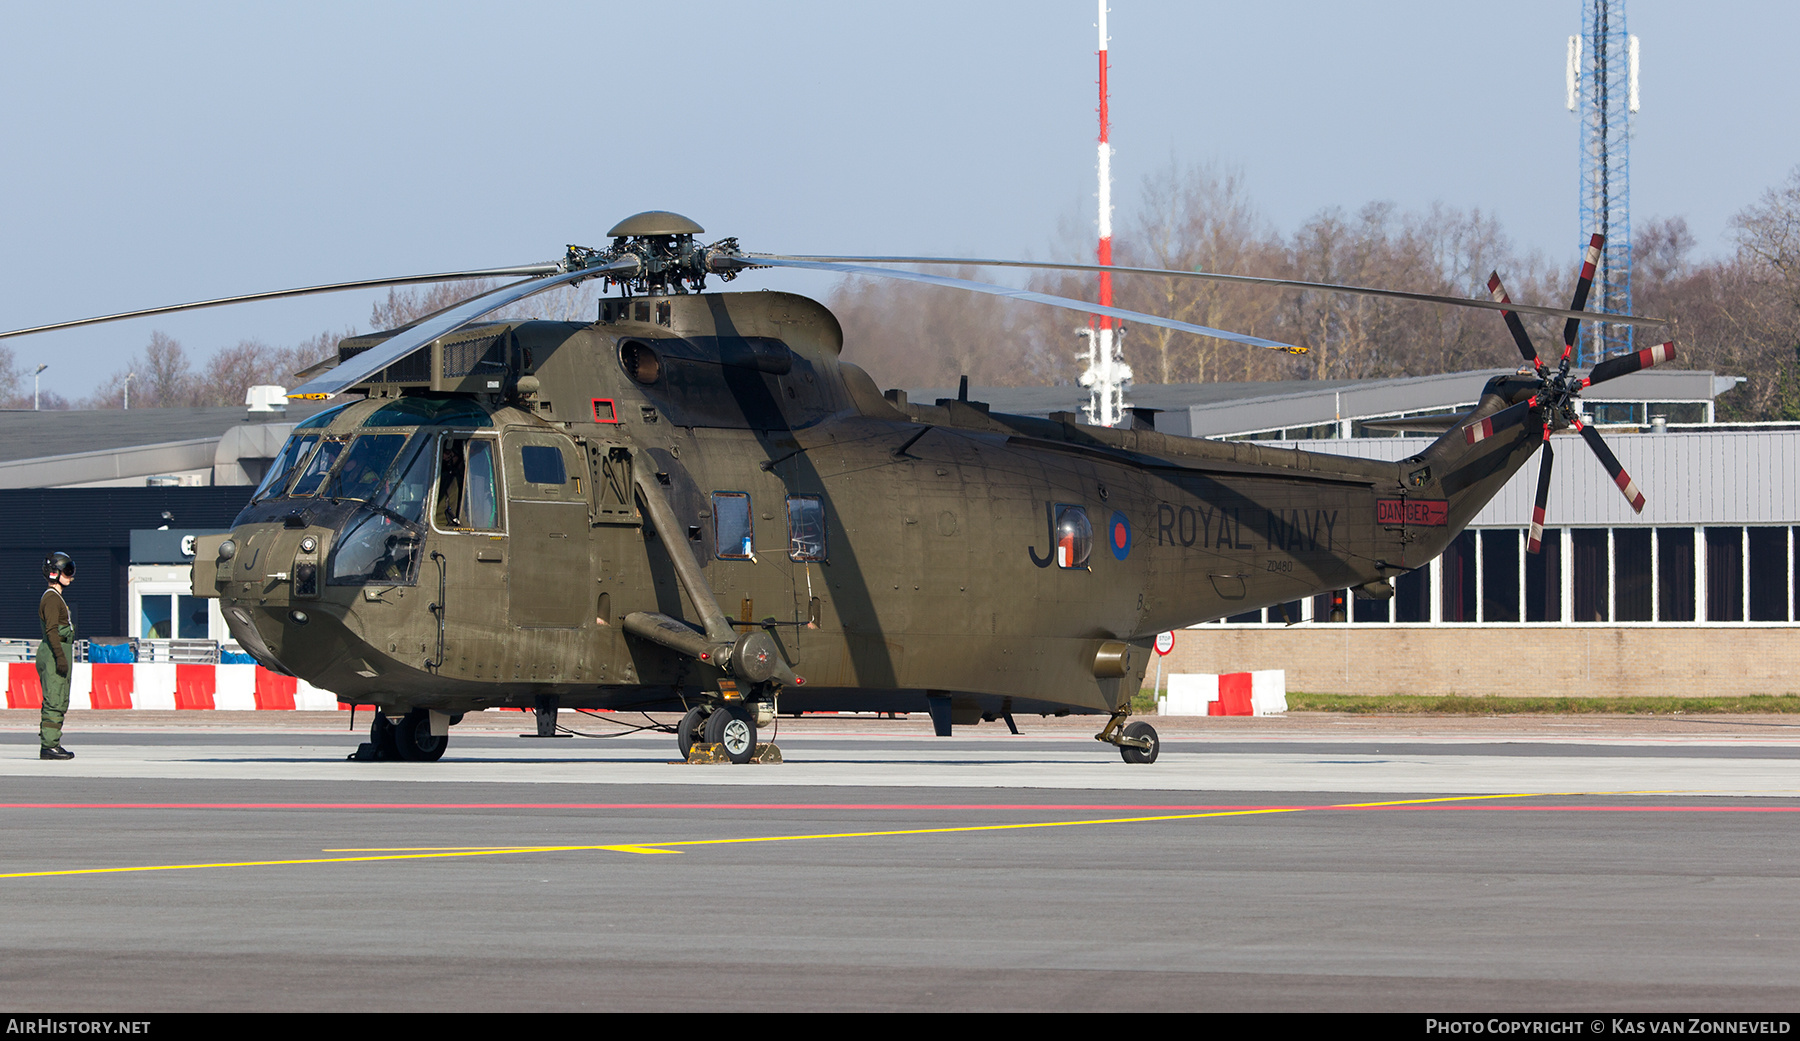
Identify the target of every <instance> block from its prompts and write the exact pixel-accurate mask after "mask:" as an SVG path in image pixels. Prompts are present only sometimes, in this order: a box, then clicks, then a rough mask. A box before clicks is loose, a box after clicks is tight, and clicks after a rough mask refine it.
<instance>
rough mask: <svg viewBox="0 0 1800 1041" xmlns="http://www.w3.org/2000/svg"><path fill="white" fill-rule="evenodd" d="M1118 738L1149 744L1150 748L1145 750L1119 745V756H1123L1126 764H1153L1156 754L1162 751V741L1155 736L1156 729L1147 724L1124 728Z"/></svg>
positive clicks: (1130, 725) (1134, 724)
mask: <svg viewBox="0 0 1800 1041" xmlns="http://www.w3.org/2000/svg"><path fill="white" fill-rule="evenodd" d="M1120 736H1122V737H1127V738H1137V739H1140V740H1147V741H1149V742H1150V747H1149V748H1147V749H1144V748H1133V747H1131V746H1130V745H1120V746H1119V754H1120V755H1121V756H1124V757H1125V761H1126V762H1128V763H1154V762H1156V753H1157V752H1160V751H1162V740H1161V739H1160V738H1158V737H1157V736H1156V728H1155V727H1153V726H1151V725H1150V724H1148V723H1143V722H1139V723H1131V724H1129V725H1127V726H1126V727H1125V731H1124V733H1123V734H1121V735H1120Z"/></svg>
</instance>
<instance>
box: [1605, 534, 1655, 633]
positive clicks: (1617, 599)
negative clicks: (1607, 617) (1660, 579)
mask: <svg viewBox="0 0 1800 1041" xmlns="http://www.w3.org/2000/svg"><path fill="white" fill-rule="evenodd" d="M1654 592H1655V587H1654V586H1653V585H1652V583H1651V578H1650V529H1649V528H1614V529H1613V621H1615V622H1648V621H1650V610H1651V601H1652V599H1653V593H1654Z"/></svg>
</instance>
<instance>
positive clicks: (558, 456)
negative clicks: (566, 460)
mask: <svg viewBox="0 0 1800 1041" xmlns="http://www.w3.org/2000/svg"><path fill="white" fill-rule="evenodd" d="M519 465H520V467H522V468H523V470H524V472H525V480H526V482H527V483H530V484H567V483H568V481H569V474H568V471H566V470H564V469H563V457H562V451H561V450H560V449H557V448H555V447H554V446H551V445H521V446H519Z"/></svg>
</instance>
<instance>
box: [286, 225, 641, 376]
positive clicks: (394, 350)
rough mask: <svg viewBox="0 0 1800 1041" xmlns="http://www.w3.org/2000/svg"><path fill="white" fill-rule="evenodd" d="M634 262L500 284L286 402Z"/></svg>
mask: <svg viewBox="0 0 1800 1041" xmlns="http://www.w3.org/2000/svg"><path fill="white" fill-rule="evenodd" d="M637 264H638V259H637V258H636V257H632V256H627V257H624V258H622V259H620V260H615V261H613V262H612V263H610V264H601V265H599V266H597V267H590V268H582V269H580V270H578V271H569V272H565V273H564V274H561V275H557V276H556V277H554V278H537V279H529V280H527V281H524V282H514V283H513V284H512V285H509V286H501V287H500V288H499V289H496V290H494V291H493V292H491V293H483V294H482V295H480V296H477V297H473V298H471V299H468V300H464V301H463V302H462V303H460V304H457V305H456V306H455V307H451V308H448V309H446V310H443V311H439V312H438V313H437V314H436V315H434V316H432V317H430V318H427V319H425V320H423V321H421V322H420V323H419V324H417V325H415V326H413V327H412V328H410V329H405V330H402V331H401V332H398V333H395V334H394V335H393V336H391V337H389V338H388V339H386V340H383V341H382V342H381V343H378V344H376V345H375V346H373V347H371V348H369V349H368V350H366V351H363V352H362V353H361V354H358V355H356V356H354V357H352V358H350V359H349V360H347V361H345V362H343V363H342V364H340V365H338V366H337V367H335V368H333V369H331V370H330V371H328V372H324V373H321V374H319V375H318V376H315V377H313V378H312V379H310V380H308V381H307V382H305V383H303V384H301V385H300V386H298V387H295V388H294V389H293V390H291V391H289V392H288V397H290V398H323V397H329V396H331V395H332V394H336V393H337V392H339V391H341V390H343V389H344V388H346V387H349V386H352V385H354V384H357V383H361V382H362V381H363V380H365V379H367V378H369V377H370V376H372V375H374V374H375V373H377V372H380V371H381V370H382V369H385V368H387V367H388V366H389V365H392V364H393V363H395V362H397V361H399V360H400V359H402V358H404V357H406V356H407V355H409V354H411V353H412V352H414V351H416V350H418V349H419V348H421V347H424V346H425V345H426V344H428V343H430V342H431V341H433V340H435V339H437V338H438V337H440V336H445V335H447V334H449V333H453V332H455V331H456V330H458V329H461V328H462V327H463V326H465V325H468V324H469V323H470V322H473V321H475V320H476V319H478V318H480V317H482V316H483V315H487V314H491V313H493V312H495V311H498V310H500V309H501V308H502V307H505V306H506V305H507V304H510V303H515V302H517V301H519V300H523V299H525V298H526V297H529V296H536V295H537V294H539V293H542V292H544V291H545V290H548V289H555V288H556V287H557V286H560V285H570V284H573V283H576V282H585V281H587V280H588V279H590V278H599V277H602V276H604V275H607V274H610V273H611V272H613V271H621V270H626V269H627V268H635V267H637Z"/></svg>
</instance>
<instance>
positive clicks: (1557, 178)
mask: <svg viewBox="0 0 1800 1041" xmlns="http://www.w3.org/2000/svg"><path fill="white" fill-rule="evenodd" d="M1578 12H1579V3H1578V2H1576V0H1558V2H1555V3H1550V2H1538V0H1525V2H1520V3H1514V4H1510V5H1479V4H1465V5H1446V4H1442V3H1435V4H1433V3H1413V2H1393V3H1383V4H1344V3H1323V2H1318V3H1314V2H1304V3H1291V4H1276V3H1264V4H1255V5H1244V4H1211V3H1163V2H1138V0H1117V2H1115V3H1114V4H1113V7H1112V15H1111V19H1112V24H1111V32H1112V47H1111V54H1112V61H1113V76H1112V86H1113V109H1112V111H1113V118H1114V130H1113V141H1114V147H1115V149H1116V150H1117V151H1116V158H1115V164H1114V169H1115V176H1116V184H1117V187H1116V189H1115V191H1116V195H1117V198H1118V200H1119V203H1120V206H1121V208H1122V209H1124V208H1126V207H1129V205H1130V204H1131V202H1132V200H1133V198H1134V197H1135V194H1136V192H1135V186H1136V185H1137V184H1138V183H1139V181H1141V179H1142V178H1143V177H1144V176H1145V175H1146V174H1148V173H1151V172H1153V171H1155V170H1157V169H1160V168H1162V167H1165V166H1167V164H1169V163H1170V162H1181V163H1193V162H1215V163H1219V164H1222V165H1224V166H1227V167H1231V168H1236V169H1238V170H1241V171H1242V173H1243V175H1244V178H1245V182H1246V184H1247V186H1248V188H1249V190H1250V192H1251V194H1252V195H1253V197H1254V199H1255V200H1256V202H1257V203H1258V205H1259V207H1260V208H1261V210H1262V212H1263V214H1264V216H1265V217H1266V218H1267V219H1268V220H1269V221H1270V222H1271V223H1272V224H1273V225H1274V226H1275V227H1278V228H1281V229H1284V230H1291V229H1292V228H1293V227H1294V226H1295V225H1297V224H1298V223H1299V222H1300V221H1302V220H1304V219H1305V218H1306V217H1308V216H1310V215H1311V214H1313V213H1315V212H1317V211H1318V210H1319V209H1321V208H1324V207H1327V206H1334V205H1335V206H1342V207H1344V208H1346V209H1350V210H1354V209H1355V208H1357V207H1359V206H1361V205H1362V204H1364V203H1366V202H1369V201H1372V200H1385V201H1391V202H1393V203H1395V204H1397V205H1399V206H1400V207H1402V208H1405V209H1420V208H1423V207H1426V206H1429V205H1430V204H1431V203H1433V202H1443V203H1446V204H1449V205H1453V206H1460V207H1477V206H1478V207H1480V208H1482V209H1483V210H1484V211H1487V212H1491V213H1492V214H1494V215H1495V216H1497V217H1498V218H1499V219H1500V220H1501V222H1502V223H1503V225H1504V227H1505V228H1506V230H1507V231H1508V233H1509V234H1510V235H1511V236H1512V237H1513V239H1514V240H1515V242H1517V243H1518V244H1519V245H1521V246H1523V247H1525V248H1527V249H1539V250H1543V251H1544V252H1546V253H1550V254H1556V255H1561V256H1564V257H1567V258H1571V259H1572V258H1573V257H1574V256H1575V255H1576V246H1577V244H1578V242H1579V238H1580V230H1579V228H1578V227H1577V217H1576V203H1575V187H1576V177H1577V169H1576V129H1575V126H1574V121H1573V117H1572V116H1571V115H1570V114H1569V113H1568V112H1567V111H1565V110H1564V108H1563V71H1562V67H1563V61H1564V48H1565V40H1566V38H1567V36H1568V35H1569V34H1570V33H1571V32H1573V31H1575V28H1576V22H1577V20H1578ZM0 16H3V17H4V20H5V21H4V24H5V26H6V33H7V36H8V37H9V39H10V41H11V42H12V44H13V46H12V47H10V48H9V55H8V60H7V61H6V62H5V63H4V64H0V111H4V120H5V122H4V126H5V131H4V133H5V136H4V141H5V153H6V161H5V162H4V163H0V244H3V245H0V276H3V277H0V328H16V327H19V326H24V325H34V324H38V323H41V322H49V321H55V320H60V319H66V318H72V317H79V316H84V315H89V314H97V313H104V312H109V311H116V310H123V309H127V308H133V307H142V306H150V305H154V304H158V303H168V302H175V301H181V300H190V299H197V298H203V297H210V296H216V295H224V294H228V293H233V292H249V291H255V290H262V289H272V288H280V287H285V286H292V285H305V284H312V283H316V282H327V281H335V280H340V279H350V278H361V277H374V276H379V275H390V274H405V273H414V272H421V271H434V270H443V269H448V268H455V267H464V266H487V265H493V264H504V263H518V262H525V261H534V260H540V259H549V258H552V257H555V256H556V255H558V254H559V253H560V252H561V249H562V246H563V245H564V244H565V243H569V242H579V243H587V244H594V245H601V244H604V243H603V238H604V233H605V231H606V229H607V228H609V227H611V226H612V224H613V223H614V222H615V221H616V220H617V219H619V218H620V217H622V216H625V215H627V214H630V213H634V212H637V211H639V210H644V209H652V208H658V209H673V210H678V211H680V212H683V213H686V214H687V215H689V216H691V217H693V218H694V219H696V220H698V221H699V222H700V223H701V224H703V225H705V226H706V228H707V231H708V233H709V236H708V237H711V236H724V235H737V236H739V237H740V238H741V239H742V241H743V243H744V244H745V246H746V247H747V248H752V249H771V250H795V251H818V252H836V251H843V252H937V253H964V254H973V255H987V256H1021V257H1023V256H1037V257H1045V256H1048V255H1049V254H1050V253H1051V251H1052V250H1053V249H1054V248H1055V246H1056V244H1057V243H1058V242H1059V241H1060V238H1059V237H1060V235H1061V234H1062V229H1064V228H1066V227H1068V226H1069V225H1070V224H1071V223H1075V224H1077V225H1078V226H1081V227H1091V221H1092V207H1093V192H1094V186H1093V177H1094V174H1093V135H1094V113H1093V108H1094V100H1093V94H1094V83H1093V81H1094V59H1093V50H1094V46H1095V41H1094V36H1095V33H1094V29H1093V21H1094V7H1093V4H1092V3H1090V2H1081V0H1038V2H1034V3H961V4H953V3H939V2H925V0H920V2H914V3H906V4H888V5H870V4H845V3H783V4H772V3H769V4H759V3H744V2H741V0H740V2H732V3H713V2H708V0H695V2H690V3H685V4H679V5H647V4H641V3H639V4H600V3H584V4H561V3H548V2H546V3H538V4H534V5H531V6H530V7H529V8H518V7H510V6H509V7H503V6H501V5H497V4H476V3H458V2H439V3H429V4H425V3H367V2H365V3H357V4H347V3H331V2H322V3H311V4H307V5H304V6H302V5H274V4H266V5H264V4H184V3H168V4H157V5H143V4H123V3H65V4H54V5H52V4H42V3H19V2H10V0H8V2H5V3H0ZM1629 19H1630V28H1631V30H1632V31H1633V32H1634V33H1636V34H1637V35H1638V36H1639V37H1640V38H1641V39H1642V40H1643V111H1642V112H1641V113H1640V115H1639V117H1638V120H1637V124H1636V131H1635V134H1636V136H1635V138H1634V141H1633V146H1632V147H1633V152H1632V166H1633V177H1634V181H1633V211H1634V217H1635V219H1637V220H1638V221H1640V222H1641V221H1643V220H1644V219H1646V218H1649V217H1653V216H1664V215H1672V214H1680V215H1684V216H1686V217H1687V219H1688V220H1689V222H1690V225H1691V226H1692V228H1693V230H1694V232H1695V234H1696V236H1697V237H1698V239H1699V241H1700V245H1701V248H1702V250H1703V251H1705V252H1713V253H1717V252H1722V251H1724V250H1725V249H1727V248H1728V247H1729V236H1728V221H1729V218H1730V216H1731V214H1732V213H1734V212H1735V211H1737V210H1738V209H1740V208H1742V207H1743V206H1744V205H1746V204H1748V203H1750V202H1752V201H1754V200H1755V199H1756V198H1757V197H1758V196H1759V195H1760V194H1761V193H1762V192H1763V191H1764V190H1765V189H1767V188H1769V187H1771V186H1772V185H1774V184H1776V183H1777V182H1779V181H1781V180H1782V179H1783V178H1784V177H1785V176H1786V175H1787V172H1788V171H1789V170H1790V169H1792V168H1793V167H1794V166H1795V165H1797V164H1800V139H1797V137H1796V133H1795V129H1794V128H1795V123H1796V120H1795V116H1794V114H1795V112H1796V111H1797V110H1800V105H1797V104H1796V102H1797V101H1800V78H1796V77H1794V76H1793V75H1792V74H1791V71H1788V66H1787V61H1788V58H1787V55H1786V53H1785V52H1786V51H1787V49H1788V48H1790V47H1791V46H1792V44H1793V41H1794V40H1795V39H1800V5H1792V4H1776V3H1746V4H1740V5H1707V6H1704V7H1702V6H1699V5H1692V4H1682V3H1674V2H1646V0H1638V2H1634V3H1632V4H1631V5H1630V8H1629ZM1126 216H1127V215H1126V214H1124V213H1121V214H1120V218H1121V220H1123V219H1124V218H1125V217H1126ZM737 285H739V286H748V287H751V288H761V287H764V286H768V287H771V288H785V289H793V290H796V291H800V292H809V293H814V294H819V293H822V292H824V291H825V290H826V289H827V288H828V286H829V282H828V281H825V280H822V279H810V278H807V277H804V276H795V275H792V274H780V275H770V274H757V275H752V276H748V277H747V278H746V279H744V280H741V281H740V282H738V283H737ZM369 303H370V294H366V293H365V294H342V295H337V296H329V297H320V298H314V299H311V300H306V301H296V302H287V303H278V304H264V305H251V306H248V307H238V308H231V309H226V310H219V311H211V312H200V313H197V314H194V315H189V316H183V317H165V318H159V319H147V320H140V321H135V322H130V323H124V324H118V325H113V326H102V327H98V328H95V329H91V330H85V331H73V332H67V333H57V334H49V335H45V336H40V337H36V338H32V339H26V340H13V341H9V342H10V343H11V345H12V347H13V349H14V351H15V352H17V354H18V356H19V360H20V362H21V363H25V364H27V365H35V364H36V363H38V362H40V361H47V362H49V363H50V364H51V368H50V370H49V371H47V372H46V373H45V374H44V386H45V389H47V390H50V389H54V390H57V391H59V392H61V393H63V394H65V395H67V396H69V397H79V396H81V395H84V394H86V393H88V392H89V391H90V390H91V388H92V386H93V384H94V383H95V382H97V380H98V379H99V378H100V377H102V376H104V375H105V374H106V373H109V372H111V371H113V370H114V369H117V368H118V367H120V366H121V365H123V364H124V363H125V361H126V359H127V358H128V357H129V356H130V355H131V354H132V353H134V352H136V351H139V350H141V349H142V347H143V345H144V344H145V343H146V342H147V341H148V339H149V336H150V331H151V330H152V329H153V328H155V329H161V330H163V331H165V332H167V333H169V334H170V335H172V336H174V337H176V338H177V339H179V340H181V341H182V342H183V343H184V344H185V345H186V346H187V347H188V349H189V350H190V352H192V353H193V354H195V355H198V356H201V357H204V356H205V355H207V354H210V353H211V352H212V351H213V350H215V349H217V348H219V347H222V346H228V345H230V344H232V343H235V342H237V341H238V340H240V339H244V338H255V339H261V340H264V341H266V342H270V343H276V344H287V343H292V342H295V341H298V340H300V339H304V338H306V337H309V336H312V335H314V334H315V333H318V332H320V331H323V330H325V329H328V328H341V327H344V326H350V325H359V326H360V325H361V324H362V323H364V322H365V321H366V320H367V317H368V311H369Z"/></svg>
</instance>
